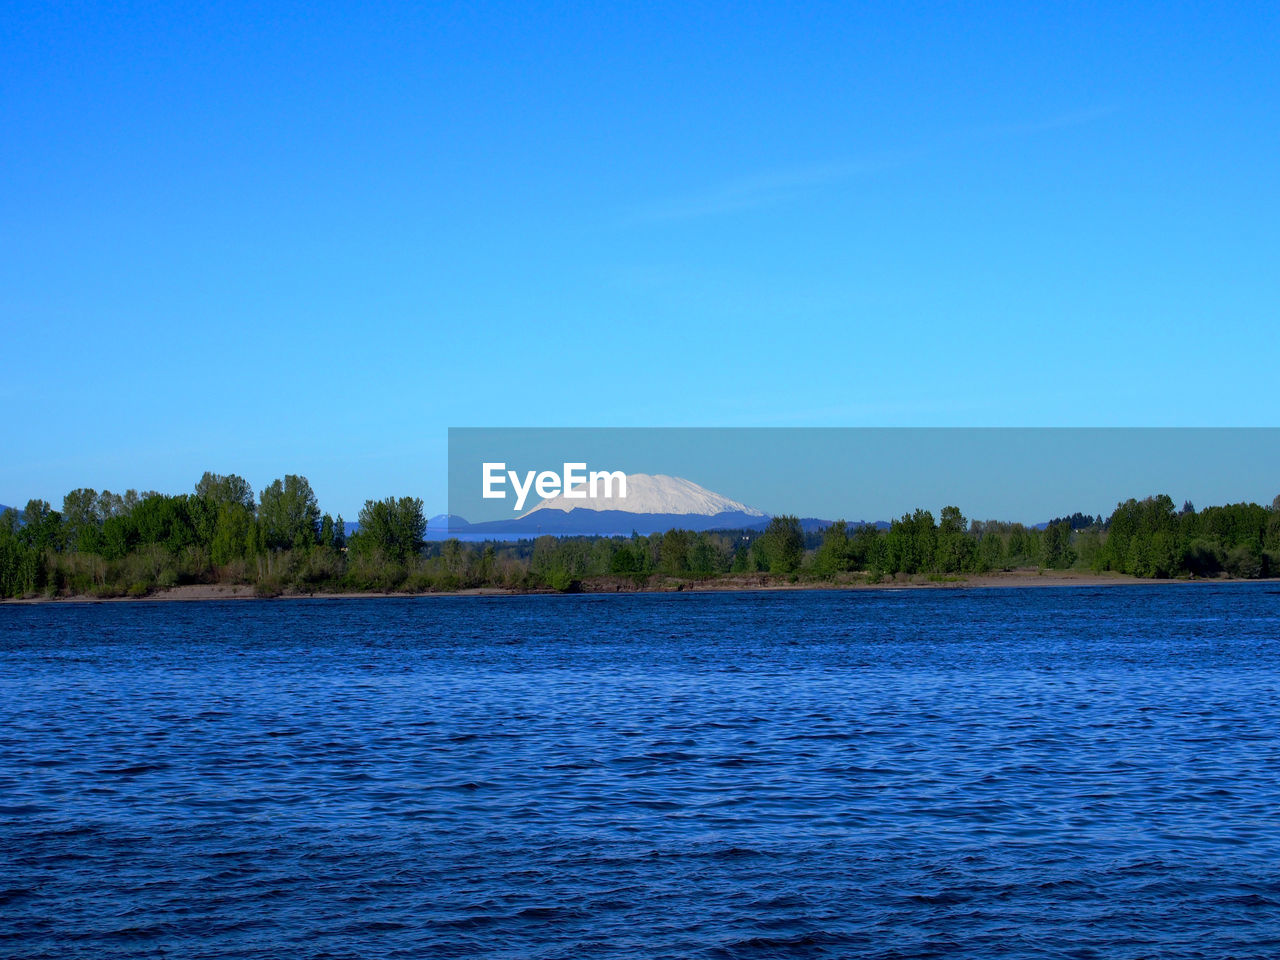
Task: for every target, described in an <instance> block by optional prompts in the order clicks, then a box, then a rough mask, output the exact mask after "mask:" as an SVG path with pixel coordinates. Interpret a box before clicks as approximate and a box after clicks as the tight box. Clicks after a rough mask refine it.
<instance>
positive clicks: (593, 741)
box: [0, 584, 1280, 960]
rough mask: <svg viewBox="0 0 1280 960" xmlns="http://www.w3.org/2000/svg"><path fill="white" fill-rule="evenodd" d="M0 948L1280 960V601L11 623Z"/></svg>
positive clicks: (767, 606) (1198, 589)
mask: <svg viewBox="0 0 1280 960" xmlns="http://www.w3.org/2000/svg"><path fill="white" fill-rule="evenodd" d="M0 956H15V957H59V958H63V957H85V958H89V957H91V958H115V957H131V958H133V957H173V958H178V957H181V958H212V957H262V958H301V957H331V958H336V957H360V958H365V957H388V958H390V957H431V958H436V957H503V958H513V960H514V958H519V960H525V958H551V957H560V958H566V960H567V958H575V960H576V958H612V957H618V958H621V957H626V958H656V957H671V958H687V957H692V958H699V957H706V958H735V957H742V958H748V957H750V958H755V957H880V958H891V957H892V958H907V957H948V958H956V957H958V958H991V957H1080V958H1085V957H1099V958H1108V960H1111V958H1138V957H1159V958H1178V957H1259V958H1262V957H1266V958H1274V957H1276V956H1280V590H1278V589H1277V587H1276V585H1275V584H1270V585H1268V584H1239V585H1221V586H1209V585H1172V586H1158V585H1157V586H1135V587H1112V588H1107V589H1098V590H1094V589H1088V588H1073V589H1038V590H970V591H950V590H945V591H944V590H939V591H913V592H888V591H886V592H856V593H826V592H821V593H818V592H814V593H807V592H806V593H785V594H737V595H732V594H729V595H726V594H719V595H710V594H702V595H697V594H695V595H691V596H690V595H674V594H668V595H626V596H608V597H595V596H564V597H560V596H554V597H544V596H538V597H519V598H492V599H481V598H460V599H449V598H422V599H412V600H299V601H263V602H258V601H244V602H223V603H193V604H146V603H116V604H102V605H69V604H60V605H45V606H32V607H14V606H6V607H0Z"/></svg>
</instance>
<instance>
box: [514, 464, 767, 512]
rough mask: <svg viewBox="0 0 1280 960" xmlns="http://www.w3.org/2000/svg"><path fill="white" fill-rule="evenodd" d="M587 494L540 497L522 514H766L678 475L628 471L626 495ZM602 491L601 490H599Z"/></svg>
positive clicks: (577, 487) (579, 486)
mask: <svg viewBox="0 0 1280 960" xmlns="http://www.w3.org/2000/svg"><path fill="white" fill-rule="evenodd" d="M584 487H586V484H578V485H575V486H574V487H573V489H574V490H575V491H576V490H581V489H583V488H584ZM585 492H586V493H587V496H586V497H583V498H581V499H579V498H566V497H565V495H564V494H563V493H561V494H560V495H558V496H555V497H550V498H549V499H546V500H543V501H542V502H541V503H540V504H538V505H537V506H536V507H534V508H533V509H532V510H529V511H528V512H527V513H525V514H523V516H526V517H527V516H528V515H529V514H530V513H536V512H537V511H539V510H563V511H564V512H565V513H568V512H569V511H571V510H622V511H625V512H627V513H688V514H697V515H699V516H715V515H716V514H717V513H745V514H748V515H749V516H752V517H763V516H765V514H764V513H763V512H762V511H760V510H757V509H755V508H754V507H748V506H747V505H746V504H744V503H739V502H738V501H737V500H730V499H729V498H728V497H722V496H721V495H720V494H718V493H712V492H711V491H710V490H708V489H706V488H705V487H700V486H698V485H697V484H696V483H694V482H693V481H692V480H684V479H681V478H680V477H668V476H666V475H665V474H662V473H656V474H648V473H628V474H627V495H626V497H625V498H623V497H619V496H617V489H616V487H615V489H614V496H612V497H605V496H596V497H592V496H591V495H590V494H591V491H590V489H586V490H585ZM598 492H599V493H603V489H601V490H599V491H598Z"/></svg>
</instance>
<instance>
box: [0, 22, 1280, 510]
mask: <svg viewBox="0 0 1280 960" xmlns="http://www.w3.org/2000/svg"><path fill="white" fill-rule="evenodd" d="M178 6H179V5H172V4H151V5H140V4H128V3H125V4H111V5H107V4H97V3H94V4H76V3H58V4H48V3H39V4H29V3H9V4H6V5H5V6H4V7H3V9H2V10H0V324H2V325H3V326H2V332H3V344H2V348H3V350H4V358H5V359H4V363H5V367H4V370H5V373H4V376H3V378H0V402H2V403H3V405H4V409H5V411H6V413H7V415H6V416H5V417H3V418H0V423H2V424H3V425H2V426H0V502H5V503H15V502H16V503H19V504H21V503H25V501H26V500H27V499H28V498H29V497H36V496H39V497H44V498H47V499H49V500H51V501H53V502H54V504H55V506H56V505H58V504H59V503H60V501H61V497H62V494H63V493H65V492H66V491H67V490H68V489H70V488H71V487H75V486H81V485H85V486H93V487H96V488H99V489H101V488H103V487H109V488H111V489H116V490H119V489H123V488H125V487H130V486H132V487H139V488H157V489H161V490H165V491H168V492H181V491H185V490H188V489H190V487H191V485H192V484H193V483H194V482H195V480H196V479H197V478H198V477H199V475H200V473H201V472H202V471H203V470H205V469H213V470H217V471H219V472H229V471H234V472H237V473H241V474H243V475H244V476H246V477H247V478H248V479H249V480H250V482H251V483H253V485H254V487H255V488H261V487H262V486H263V485H265V484H266V483H268V482H269V481H270V480H271V479H272V478H274V477H277V476H281V475H283V474H284V473H286V472H296V473H302V474H305V475H307V476H308V477H309V478H310V479H311V481H312V484H313V486H314V487H315V489H316V492H317V494H318V495H319V497H320V500H321V505H322V507H324V508H326V509H329V510H332V511H335V512H337V511H341V512H342V513H344V514H345V515H346V516H348V517H349V518H350V517H354V515H355V513H356V511H357V510H358V508H359V505H360V504H361V503H362V502H363V500H364V499H365V498H366V497H380V496H385V495H388V494H398V495H399V494H413V495H420V496H422V497H423V498H424V499H425V500H426V501H427V509H428V510H429V511H431V512H435V511H436V510H443V509H444V500H445V495H446V471H445V456H446V429H447V427H449V426H477V425H523V426H538V425H549V426H552V425H586V426H606V425H618V426H631V425H644V426H651V425H674V426H682V425H708V426H782V425H814V426H836V425H840V426H843V425H849V426H913V425H929V426H947V425H969V426H974V425H984V426H996V425H1045V426H1063V425H1070V426H1093V425H1115V424H1120V425H1178V426H1201V425H1227V424H1231V425H1268V426H1271V425H1276V424H1277V423H1278V417H1277V411H1278V409H1280V392H1278V391H1277V388H1276V383H1275V370H1276V369H1277V368H1280V349H1278V348H1280V324H1278V323H1277V308H1278V306H1280V296H1278V295H1280V230H1278V229H1277V224H1280V162H1278V160H1277V158H1280V110H1278V109H1277V107H1276V105H1277V104H1278V103H1280V80H1278V79H1277V78H1278V77H1280V72H1278V71H1277V70H1276V66H1275V65H1276V63H1277V62H1278V61H1280V15H1278V13H1277V11H1278V10H1280V8H1278V7H1276V6H1275V5H1274V4H1250V3H1241V4H1208V3H1204V4H1178V5H1164V4H1139V3H1135V4H1123V5H1121V4H1063V5H1058V6H1053V7H1048V6H1045V5H1039V4H1025V3H1018V4H1008V5H999V4H983V5H980V6H975V5H969V6H968V7H967V8H962V7H961V6H960V5H955V4H945V5H943V4H937V5H930V4H916V5H906V4H900V3H892V4H889V3H886V4H883V5H851V4H844V3H841V4H831V5H819V4H803V5H801V4H768V5H765V4H690V3H684V2H682V3H677V4H661V3H646V4H635V5H632V6H629V7H609V6H605V5H601V4H583V5H580V6H570V5H563V4H511V5H495V4H447V3H435V4H415V5H409V4H404V5H397V4H378V3H361V4H319V3H306V4H301V3H299V4H294V5H285V4H255V5H252V6H250V5H241V4H237V3H225V4H207V5H191V6H189V7H185V8H184V9H178ZM1142 492H1143V491H1135V493H1142Z"/></svg>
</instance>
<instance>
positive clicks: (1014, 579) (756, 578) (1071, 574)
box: [0, 568, 1280, 605]
mask: <svg viewBox="0 0 1280 960" xmlns="http://www.w3.org/2000/svg"><path fill="white" fill-rule="evenodd" d="M1260 582H1269V583H1280V580H1276V579H1271V580H1266V581H1259V580H1242V579H1239V578H1232V577H1217V578H1211V579H1204V578H1200V579H1187V578H1181V579H1170V580H1149V579H1143V578H1140V577H1131V576H1128V575H1126V574H1121V573H1094V572H1092V571H1087V570H1039V569H1036V568H1023V569H1019V570H1008V571H1003V572H1000V573H985V574H974V575H970V576H954V577H945V578H928V577H923V576H914V577H907V576H903V575H900V576H899V577H897V578H885V579H883V580H880V581H879V582H871V581H870V580H869V579H867V578H866V577H857V576H850V577H848V578H845V579H841V580H837V581H829V580H792V579H790V578H789V577H783V576H773V575H770V574H763V573H756V574H740V575H728V576H723V577H716V578H711V579H685V578H676V577H662V576H656V575H655V576H650V577H647V578H640V579H637V578H630V577H617V576H609V577H591V578H587V579H584V580H582V581H577V582H575V583H574V584H573V585H572V587H571V589H570V590H568V591H555V590H550V589H509V588H502V587H473V588H469V589H463V590H448V591H426V592H418V593H412V592H387V591H332V592H330V591H315V592H310V593H307V592H300V591H299V592H293V591H291V592H284V593H279V594H263V593H262V592H261V591H259V590H258V588H256V587H254V586H253V585H251V584H218V583H208V584H206V583H195V584H184V585H182V586H177V587H170V588H168V589H164V590H156V591H154V592H152V593H148V594H146V595H143V596H132V597H129V596H126V597H97V596H93V595H85V594H74V595H67V596H40V597H26V598H23V599H6V600H0V605H3V604H15V605H16V604H33V603H126V602H128V603H172V602H199V601H208V600H298V599H313V598H321V599H334V600H341V599H379V598H396V599H401V600H403V599H408V598H413V597H512V596H525V595H531V594H555V593H566V592H567V593H589V594H613V593H743V592H759V591H767V592H781V591H802V590H842V591H843V590H848V591H859V590H945V589H952V590H954V589H991V588H1007V587H1014V588H1030V589H1034V588H1037V587H1113V586H1126V585H1129V586H1132V585H1136V584H1150V585H1165V586H1174V585H1182V586H1194V585H1197V584H1211V583H1260Z"/></svg>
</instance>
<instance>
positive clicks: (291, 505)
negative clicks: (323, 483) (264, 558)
mask: <svg viewBox="0 0 1280 960" xmlns="http://www.w3.org/2000/svg"><path fill="white" fill-rule="evenodd" d="M258 521H259V523H260V525H261V527H262V545H263V547H265V548H266V549H268V550H284V549H288V548H293V549H295V550H309V549H310V548H311V547H313V546H315V543H316V538H317V536H318V534H319V532H320V507H319V505H318V504H317V503H316V495H315V494H314V493H313V492H312V490H311V484H310V483H308V482H307V478H306V477H299V476H296V475H295V474H292V473H291V474H288V475H286V476H285V478H284V480H283V481H281V480H273V481H272V482H271V484H270V485H269V486H267V487H266V489H264V490H263V491H262V497H261V504H260V505H259V508H258Z"/></svg>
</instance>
